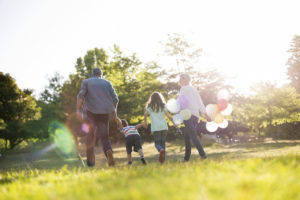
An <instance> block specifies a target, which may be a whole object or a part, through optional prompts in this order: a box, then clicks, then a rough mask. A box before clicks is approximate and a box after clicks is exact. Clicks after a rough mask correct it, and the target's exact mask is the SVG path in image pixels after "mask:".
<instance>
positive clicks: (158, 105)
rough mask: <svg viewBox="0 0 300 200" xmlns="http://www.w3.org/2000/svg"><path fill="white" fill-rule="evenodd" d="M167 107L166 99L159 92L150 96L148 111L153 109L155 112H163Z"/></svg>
mask: <svg viewBox="0 0 300 200" xmlns="http://www.w3.org/2000/svg"><path fill="white" fill-rule="evenodd" d="M164 107H165V99H164V97H163V96H162V95H161V94H160V93H159V92H153V93H152V95H151V96H150V98H149V100H148V102H147V105H146V109H147V108H151V109H152V110H153V111H154V112H159V111H163V110H164Z"/></svg>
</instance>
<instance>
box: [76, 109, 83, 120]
mask: <svg viewBox="0 0 300 200" xmlns="http://www.w3.org/2000/svg"><path fill="white" fill-rule="evenodd" d="M76 117H77V119H79V120H80V119H82V114H81V112H80V110H76Z"/></svg>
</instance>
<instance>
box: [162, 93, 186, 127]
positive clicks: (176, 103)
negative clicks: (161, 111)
mask: <svg viewBox="0 0 300 200" xmlns="http://www.w3.org/2000/svg"><path fill="white" fill-rule="evenodd" d="M188 105H189V101H188V99H187V97H186V96H184V95H179V97H178V98H177V99H170V100H169V101H168V102H167V104H166V106H167V109H168V110H169V111H170V112H171V113H175V115H174V116H173V121H174V123H175V124H176V125H179V124H182V123H183V120H189V119H190V118H191V116H192V114H191V111H190V110H188V109H186V108H187V107H188Z"/></svg>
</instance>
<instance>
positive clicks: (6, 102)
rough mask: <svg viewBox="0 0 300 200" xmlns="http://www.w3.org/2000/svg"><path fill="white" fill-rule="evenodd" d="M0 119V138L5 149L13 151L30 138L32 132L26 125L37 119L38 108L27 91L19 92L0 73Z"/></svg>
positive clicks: (15, 85) (9, 79) (6, 77)
mask: <svg viewBox="0 0 300 200" xmlns="http://www.w3.org/2000/svg"><path fill="white" fill-rule="evenodd" d="M0 94H1V96H0V119H2V120H3V121H4V124H5V128H4V129H2V130H0V137H1V138H3V139H4V140H5V142H6V145H5V147H6V148H7V147H8V142H9V147H10V149H13V148H14V147H15V146H17V145H18V144H20V143H21V142H22V141H24V140H26V139H28V138H31V137H32V132H31V131H30V130H28V129H27V128H26V123H27V122H28V121H30V120H33V119H37V118H39V116H40V115H39V114H40V108H38V107H37V105H36V101H35V99H34V97H33V96H32V91H31V90H28V89H24V90H20V89H19V88H18V86H17V84H16V82H15V80H14V79H13V78H12V77H11V76H10V75H9V74H3V73H2V72H0Z"/></svg>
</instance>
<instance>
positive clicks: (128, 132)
mask: <svg viewBox="0 0 300 200" xmlns="http://www.w3.org/2000/svg"><path fill="white" fill-rule="evenodd" d="M117 123H118V126H119V127H120V128H122V133H123V134H124V136H125V141H126V151H127V159H128V162H127V165H131V164H132V158H131V152H132V147H133V151H135V152H138V153H139V154H140V157H141V161H142V163H143V164H144V165H146V164H147V163H146V160H145V158H144V153H143V149H142V144H141V136H140V134H139V132H138V130H137V129H138V128H141V127H142V126H144V125H143V124H138V125H136V126H128V122H127V121H126V120H125V119H122V120H120V119H119V118H118V119H117Z"/></svg>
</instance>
